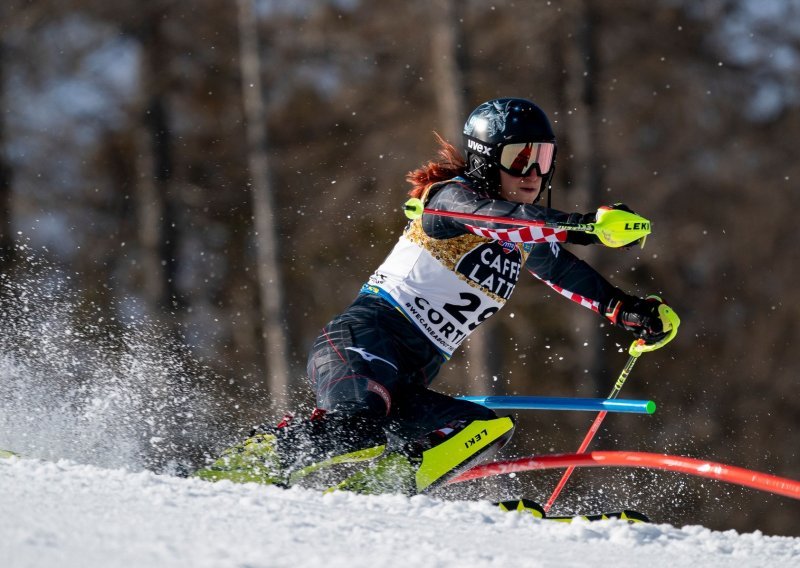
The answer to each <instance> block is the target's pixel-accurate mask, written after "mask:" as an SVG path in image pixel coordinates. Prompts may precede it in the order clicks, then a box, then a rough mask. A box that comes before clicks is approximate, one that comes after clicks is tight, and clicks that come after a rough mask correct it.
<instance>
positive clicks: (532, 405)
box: [458, 396, 656, 414]
mask: <svg viewBox="0 0 800 568" xmlns="http://www.w3.org/2000/svg"><path fill="white" fill-rule="evenodd" d="M458 398H459V399H461V400H468V401H470V402H475V403H478V404H481V405H483V406H486V407H488V408H493V409H496V410H586V411H589V412H600V411H603V410H605V411H606V412H630V413H634V414H653V413H654V412H655V411H656V403H655V402H653V401H652V400H634V399H618V398H614V399H608V398H559V397H552V396H460V397H458Z"/></svg>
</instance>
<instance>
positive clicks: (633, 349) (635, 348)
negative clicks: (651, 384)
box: [544, 339, 644, 513]
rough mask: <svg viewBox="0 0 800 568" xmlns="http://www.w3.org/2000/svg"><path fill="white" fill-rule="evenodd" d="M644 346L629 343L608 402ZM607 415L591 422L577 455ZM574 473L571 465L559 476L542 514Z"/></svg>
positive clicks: (615, 396) (626, 376)
mask: <svg viewBox="0 0 800 568" xmlns="http://www.w3.org/2000/svg"><path fill="white" fill-rule="evenodd" d="M643 345H644V340H642V339H637V340H636V341H634V342H633V343H631V346H630V348H629V349H628V354H629V355H630V356H629V357H628V362H627V363H626V364H625V367H624V368H623V369H622V372H621V373H620V374H619V378H617V382H616V383H614V388H613V389H611V393H610V394H609V395H608V400H611V399H614V398H617V395H619V391H621V390H622V386H623V385H624V384H625V381H626V380H627V379H628V375H630V373H631V370H632V369H633V366H634V365H635V364H636V361H637V360H638V359H639V356H640V355H641V354H642V353H643V351H642V346H643ZM606 414H608V411H606V410H601V411H600V412H599V413H598V414H597V416H596V417H595V419H594V422H592V425H591V426H590V427H589V431H588V432H586V436H584V438H583V442H581V445H580V447H579V448H578V452H577V453H579V454H582V453H584V452H585V451H586V448H588V447H589V444H590V443H591V442H592V439H594V436H595V434H597V431H598V430H599V429H600V425H601V424H602V423H603V420H604V419H605V417H606ZM573 471H575V466H574V465H571V466H569V467H568V468H567V470H566V471H565V472H564V475H562V476H561V479H560V480H559V481H558V485H556V488H555V489H553V493H552V494H551V495H550V498H549V499H548V500H547V503H545V505H544V512H545V513H548V512H549V511H550V508H551V507H552V506H553V503H555V502H556V499H558V496H559V495H560V494H561V490H562V489H564V486H565V485H566V484H567V481H569V478H570V477H571V476H572V472H573Z"/></svg>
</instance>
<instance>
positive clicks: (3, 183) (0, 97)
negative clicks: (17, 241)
mask: <svg viewBox="0 0 800 568" xmlns="http://www.w3.org/2000/svg"><path fill="white" fill-rule="evenodd" d="M6 57H7V49H6V48H5V45H4V44H3V42H2V41H0V109H5V108H6V105H5V104H2V103H3V102H4V99H5V72H4V71H5V68H6ZM5 144H6V130H5V112H3V111H2V110H0V273H3V274H5V273H7V272H8V270H9V269H10V268H11V266H12V265H13V263H14V235H13V233H12V230H11V229H12V228H11V221H12V197H13V196H12V193H11V166H10V165H9V164H8V162H7V160H6V155H5V152H4V151H3V150H4V148H5Z"/></svg>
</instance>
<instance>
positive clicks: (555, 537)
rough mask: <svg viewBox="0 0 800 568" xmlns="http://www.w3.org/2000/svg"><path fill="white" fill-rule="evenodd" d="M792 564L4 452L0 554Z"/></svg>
mask: <svg viewBox="0 0 800 568" xmlns="http://www.w3.org/2000/svg"><path fill="white" fill-rule="evenodd" d="M643 562H644V563H646V564H647V567H648V568H660V567H665V568H677V567H682V566H687V567H688V566H692V567H703V566H714V567H727V566H730V567H734V566H736V567H744V566H770V567H784V566H798V567H800V538H795V537H781V536H766V535H763V534H760V533H758V532H756V533H748V534H739V533H737V532H735V531H725V532H715V531H711V530H709V529H706V528H704V527H701V526H686V527H683V528H676V527H672V526H670V525H655V524H650V525H644V524H636V525H628V524H626V523H624V522H620V521H604V522H594V523H588V522H574V523H572V524H562V523H548V522H543V521H537V520H536V519H533V518H532V517H530V516H528V515H519V514H516V513H503V512H501V511H500V510H498V509H496V508H495V507H494V506H492V505H491V504H489V503H488V502H466V501H440V500H436V499H432V498H429V497H425V496H417V497H412V498H407V497H403V496H399V495H381V496H361V495H354V494H348V493H342V492H338V493H332V494H328V495H321V494H320V493H317V492H314V491H308V490H303V489H290V490H283V489H279V488H275V487H265V486H259V485H255V484H246V485H236V484H232V483H230V482H220V483H209V482H205V481H200V480H195V479H181V478H176V477H169V476H163V475H156V474H154V473H151V472H138V473H132V472H129V471H126V470H122V469H102V468H98V467H96V466H90V465H78V464H75V463H73V462H69V461H66V460H61V461H58V462H47V461H40V460H33V459H18V458H10V459H0V565H2V566H4V567H9V568H27V567H37V568H38V567H50V566H59V567H63V568H71V567H75V568H78V567H80V568H92V567H98V568H100V567H102V568H113V567H126V568H127V567H137V566H142V567H144V566H147V567H154V568H159V567H186V566H190V567H194V568H201V567H214V568H217V567H237V568H262V567H265V568H266V567H284V566H285V567H297V566H325V567H326V568H338V567H348V568H358V567H365V568H366V567H369V568H387V567H392V566H413V567H415V568H416V567H428V566H431V567H476V568H477V567H484V566H487V567H488V566H497V567H503V568H508V567H509V566H533V567H539V566H543V567H550V566H552V567H559V568H564V567H570V566H576V567H577V566H589V565H591V566H602V565H606V566H609V565H633V563H636V564H641V563H643Z"/></svg>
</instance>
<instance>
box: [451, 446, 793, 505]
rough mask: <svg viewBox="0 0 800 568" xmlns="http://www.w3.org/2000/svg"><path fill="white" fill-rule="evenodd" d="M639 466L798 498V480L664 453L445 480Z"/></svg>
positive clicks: (591, 457)
mask: <svg viewBox="0 0 800 568" xmlns="http://www.w3.org/2000/svg"><path fill="white" fill-rule="evenodd" d="M567 466H570V467H639V468H645V469H661V470H665V471H674V472H677V473H686V474H689V475H694V476H697V477H705V478H708V479H716V480H717V481H724V482H726V483H734V484H736V485H742V486H744V487H750V488H751V489H758V490H759V491H766V492H768V493H774V494H775V495H782V496H784V497H791V498H793V499H800V481H796V480H794V479H789V478H786V477H778V476H777V475H772V474H769V473H761V472H758V471H753V470H752V469H745V468H741V467H737V466H733V465H726V464H722V463H716V462H710V461H705V460H699V459H695V458H687V457H683V456H670V455H666V454H651V453H645V452H619V451H617V452H588V453H584V454H555V455H547V456H532V457H527V458H517V459H513V460H507V461H499V462H492V463H487V464H482V465H478V466H475V467H474V468H472V469H470V470H468V471H465V472H464V473H462V474H461V475H459V476H457V477H454V478H453V479H451V480H449V481H448V483H462V482H464V481H469V480H472V479H482V478H484V477H491V476H493V475H503V474H509V473H518V472H522V471H535V470H542V469H557V468H561V467H567Z"/></svg>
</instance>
